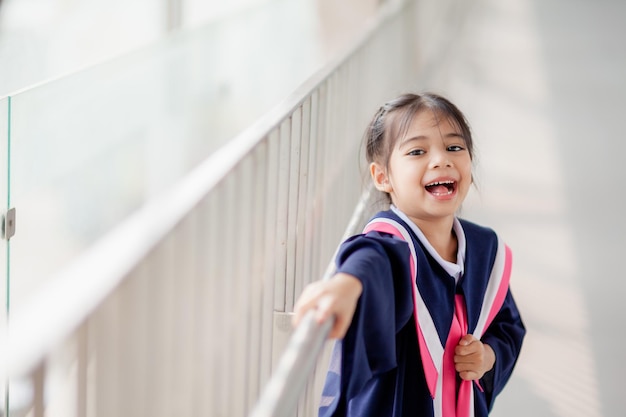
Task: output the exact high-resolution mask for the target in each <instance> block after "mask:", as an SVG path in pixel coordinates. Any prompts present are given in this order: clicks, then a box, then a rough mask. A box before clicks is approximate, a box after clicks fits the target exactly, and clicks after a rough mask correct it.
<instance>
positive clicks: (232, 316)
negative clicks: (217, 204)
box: [219, 170, 242, 417]
mask: <svg viewBox="0 0 626 417" xmlns="http://www.w3.org/2000/svg"><path fill="white" fill-rule="evenodd" d="M238 181H239V172H238V170H234V171H232V172H231V173H230V175H228V176H227V177H226V178H225V179H224V190H225V195H224V198H223V207H222V208H223V209H222V211H221V212H220V213H223V215H224V221H223V223H222V224H221V225H220V226H221V227H220V229H221V230H220V232H219V233H220V236H223V237H224V238H225V244H224V246H223V248H222V250H223V253H224V256H223V261H222V262H223V263H224V274H223V275H222V276H221V277H220V279H221V280H223V281H224V282H225V286H226V291H225V292H224V293H222V295H223V304H226V305H224V306H223V309H222V314H221V317H222V318H223V319H225V320H224V321H225V322H226V329H225V332H224V333H221V334H222V335H224V337H225V339H226V341H227V345H226V350H225V354H226V356H225V358H224V361H223V362H222V364H221V367H222V378H224V382H225V383H224V387H225V388H226V392H225V395H224V398H225V399H226V407H225V410H226V414H225V415H228V416H233V417H235V414H234V410H235V408H236V407H237V405H236V404H235V402H237V401H238V400H237V398H236V397H235V394H236V393H237V392H238V390H239V389H240V387H239V386H238V385H237V384H238V381H237V376H238V375H239V374H240V370H241V366H242V364H240V363H237V362H238V352H239V347H237V343H238V342H239V341H238V340H237V336H236V333H235V329H236V326H237V317H236V314H238V311H237V310H236V309H237V307H238V306H239V300H238V294H237V287H238V282H237V279H236V270H237V266H236V264H237V263H238V262H239V261H240V260H239V259H238V258H237V257H236V256H235V253H236V252H237V250H238V248H237V242H236V241H235V239H234V236H236V228H237V220H238V219H237V216H236V213H237V210H236V204H237V202H236V188H237V185H238Z"/></svg>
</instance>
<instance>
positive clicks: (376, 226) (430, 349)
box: [363, 217, 512, 417]
mask: <svg viewBox="0 0 626 417" xmlns="http://www.w3.org/2000/svg"><path fill="white" fill-rule="evenodd" d="M370 231H378V232H384V233H389V234H391V235H394V236H397V237H398V238H400V239H402V240H404V241H406V242H407V244H408V245H409V249H410V251H411V257H410V260H409V262H410V267H411V277H412V283H413V285H412V288H413V306H414V311H413V314H414V316H415V323H416V330H417V336H418V343H419V347H420V352H421V359H422V366H423V368H424V373H425V375H426V383H427V385H428V389H429V391H430V395H431V397H432V398H433V409H434V416H435V417H444V416H443V401H442V398H443V381H442V380H443V378H440V377H439V376H440V375H441V374H442V372H441V371H442V365H443V354H444V346H443V345H442V344H441V341H440V340H439V335H438V334H437V329H436V328H435V323H434V321H433V318H432V317H431V315H430V312H429V310H428V308H427V307H426V304H425V302H424V299H423V298H422V296H421V294H420V292H419V288H418V287H417V255H416V252H415V244H414V242H413V239H412V238H411V235H410V234H409V231H408V230H407V229H406V227H404V226H403V225H402V224H400V223H399V222H397V221H395V220H393V219H389V218H385V217H378V218H375V219H373V220H372V221H370V222H369V223H368V224H367V225H366V226H365V229H364V231H363V233H368V232H370ZM511 260H512V255H511V250H510V249H509V248H508V246H506V245H505V244H503V243H502V242H501V241H500V239H498V248H497V252H496V257H495V260H494V264H493V266H492V269H491V273H490V275H489V283H488V285H487V289H486V291H485V294H484V296H483V302H482V307H481V310H480V315H479V319H478V322H477V324H476V328H475V329H474V332H473V333H472V334H473V336H474V337H476V338H477V339H480V338H481V337H482V335H483V334H484V333H485V330H486V329H487V328H488V327H489V325H490V324H491V322H492V321H493V318H494V317H495V316H496V314H498V311H500V308H501V307H502V304H503V303H504V299H505V297H506V294H507V291H508V287H509V279H510V276H511ZM464 321H465V323H467V319H465V320H464ZM464 331H467V329H465V330H464ZM473 389H474V387H473V384H472V381H462V382H461V386H460V387H459V399H458V403H457V416H459V417H473V416H474V392H473ZM445 417H450V416H445Z"/></svg>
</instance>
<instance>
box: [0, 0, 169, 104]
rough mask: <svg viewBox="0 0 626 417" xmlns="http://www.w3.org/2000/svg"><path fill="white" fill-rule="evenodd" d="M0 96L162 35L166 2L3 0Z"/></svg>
mask: <svg viewBox="0 0 626 417" xmlns="http://www.w3.org/2000/svg"><path fill="white" fill-rule="evenodd" d="M0 3H2V8H1V12H0V18H1V19H0V20H1V21H0V28H2V36H0V62H1V63H2V65H0V96H2V95H5V94H11V93H13V92H15V91H17V90H20V89H23V88H24V87H27V86H31V85H34V84H35V83H40V82H41V81H42V80H49V79H52V78H57V77H59V76H61V75H63V74H68V73H70V72H75V71H76V70H77V69H78V68H85V67H86V66H87V65H93V64H94V63H98V62H103V61H104V60H105V59H110V58H111V57H114V56H119V55H121V54H123V53H128V52H129V51H133V50H135V49H137V48H138V47H142V46H145V45H148V44H150V43H152V42H154V41H156V40H157V39H159V38H160V37H161V36H162V35H163V32H164V30H165V23H164V22H165V16H164V14H165V10H164V9H165V2H161V1H154V0H107V1H102V0H45V1H41V0H19V1H0Z"/></svg>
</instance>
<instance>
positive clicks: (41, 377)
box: [31, 363, 46, 417]
mask: <svg viewBox="0 0 626 417" xmlns="http://www.w3.org/2000/svg"><path fill="white" fill-rule="evenodd" d="M31 377H32V387H33V417H44V416H45V411H46V410H45V403H44V401H45V399H44V393H45V388H46V387H45V380H46V365H45V363H41V364H39V366H37V368H35V370H34V371H33V373H32V374H31Z"/></svg>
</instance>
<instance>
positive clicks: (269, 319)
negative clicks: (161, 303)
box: [260, 129, 280, 383]
mask: <svg viewBox="0 0 626 417" xmlns="http://www.w3.org/2000/svg"><path fill="white" fill-rule="evenodd" d="M279 154H280V130H279V129H274V130H272V131H271V132H270V134H269V135H268V138H267V176H266V178H265V180H266V189H267V200H266V203H267V204H266V212H265V214H266V220H265V230H264V234H265V245H264V246H265V247H264V249H265V250H264V252H265V256H264V260H265V263H264V277H265V279H266V288H265V290H264V292H263V328H262V333H261V334H262V337H263V344H262V347H261V348H262V351H263V352H262V358H263V361H262V362H261V377H260V379H261V381H262V383H265V382H266V381H267V380H268V379H269V377H270V374H271V369H272V356H273V355H272V341H273V339H274V309H275V308H276V302H275V300H274V299H275V297H276V288H275V287H276V275H277V274H278V272H277V266H276V250H277V249H276V248H277V246H278V245H279V244H278V233H277V227H278V226H277V217H278V196H277V194H278V175H279V169H278V165H279Z"/></svg>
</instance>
